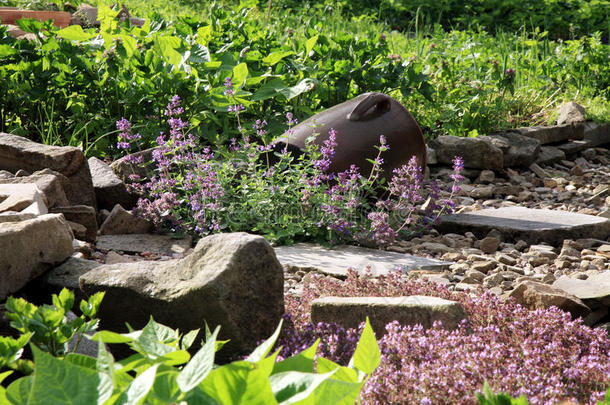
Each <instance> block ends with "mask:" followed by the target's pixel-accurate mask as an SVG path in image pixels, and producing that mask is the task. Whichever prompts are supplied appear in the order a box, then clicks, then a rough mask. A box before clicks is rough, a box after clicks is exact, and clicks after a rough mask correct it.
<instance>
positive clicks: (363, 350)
mask: <svg viewBox="0 0 610 405" xmlns="http://www.w3.org/2000/svg"><path fill="white" fill-rule="evenodd" d="M380 362H381V352H380V351H379V345H378V344H377V339H376V338H375V333H374V332H373V328H372V327H371V324H370V322H369V318H368V316H367V317H366V324H365V325H364V330H363V331H362V335H361V336H360V340H359V341H358V345H357V346H356V351H355V352H354V355H353V356H352V358H351V360H350V362H349V366H350V367H356V368H357V369H358V370H361V371H364V372H365V373H367V374H368V375H371V374H372V373H373V371H375V369H376V368H377V366H379V363H380Z"/></svg>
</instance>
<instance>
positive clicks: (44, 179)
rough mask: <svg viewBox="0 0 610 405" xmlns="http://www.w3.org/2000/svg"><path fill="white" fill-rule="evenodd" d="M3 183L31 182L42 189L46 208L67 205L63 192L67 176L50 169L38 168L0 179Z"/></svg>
mask: <svg viewBox="0 0 610 405" xmlns="http://www.w3.org/2000/svg"><path fill="white" fill-rule="evenodd" d="M0 183H3V184H23V183H33V184H36V187H38V188H39V189H40V191H42V193H43V194H44V197H45V203H46V205H47V208H52V207H55V206H62V205H68V204H69V203H68V199H67V198H66V193H65V192H64V184H67V183H68V178H67V177H66V176H64V175H62V174H60V173H58V172H55V171H53V170H51V169H44V170H39V171H37V172H35V173H33V174H31V175H30V176H25V177H15V176H10V177H8V178H3V179H0Z"/></svg>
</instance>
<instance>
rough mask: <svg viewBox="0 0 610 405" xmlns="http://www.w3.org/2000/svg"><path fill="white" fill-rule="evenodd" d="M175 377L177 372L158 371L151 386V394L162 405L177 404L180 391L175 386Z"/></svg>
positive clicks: (176, 385)
mask: <svg viewBox="0 0 610 405" xmlns="http://www.w3.org/2000/svg"><path fill="white" fill-rule="evenodd" d="M177 377H178V371H176V370H174V369H172V370H168V371H163V372H161V371H159V372H158V373H157V378H155V383H154V384H153V386H152V390H151V394H153V395H154V396H155V397H156V399H158V400H159V401H161V403H163V404H173V403H178V397H180V395H181V391H180V389H179V388H178V384H176V378H177ZM149 399H150V397H149ZM194 403H196V402H194Z"/></svg>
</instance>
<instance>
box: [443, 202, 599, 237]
mask: <svg viewBox="0 0 610 405" xmlns="http://www.w3.org/2000/svg"><path fill="white" fill-rule="evenodd" d="M437 229H439V230H440V231H441V232H447V233H448V232H455V233H465V232H469V231H470V232H472V233H474V234H475V235H477V236H478V237H481V238H482V237H485V235H487V234H488V233H489V232H490V231H491V230H492V229H496V230H498V231H499V232H500V233H501V234H502V236H504V237H505V239H506V240H514V241H517V240H523V241H525V242H527V243H529V244H536V243H540V242H546V243H549V244H551V245H555V246H556V245H560V244H561V243H562V242H563V241H564V240H565V239H580V238H584V237H589V238H598V239H602V238H606V237H607V236H608V235H610V219H607V218H604V217H598V216H593V215H586V214H577V213H573V212H566V211H559V210H548V209H532V208H525V207H503V208H498V209H493V208H490V209H484V210H480V211H476V212H471V213H464V214H456V215H451V216H445V217H443V218H442V223H441V224H440V225H439V226H438V227H437Z"/></svg>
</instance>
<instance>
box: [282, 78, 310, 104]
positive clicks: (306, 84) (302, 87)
mask: <svg viewBox="0 0 610 405" xmlns="http://www.w3.org/2000/svg"><path fill="white" fill-rule="evenodd" d="M315 83H316V82H315V81H314V80H312V79H303V80H301V81H300V82H299V83H297V84H296V85H294V86H292V87H288V88H284V89H280V90H279V92H280V93H281V94H282V95H283V96H284V97H286V100H291V99H293V98H295V97H296V96H298V95H300V94H303V93H305V92H307V91H310V90H313V88H314V87H315V85H316V84H315Z"/></svg>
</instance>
